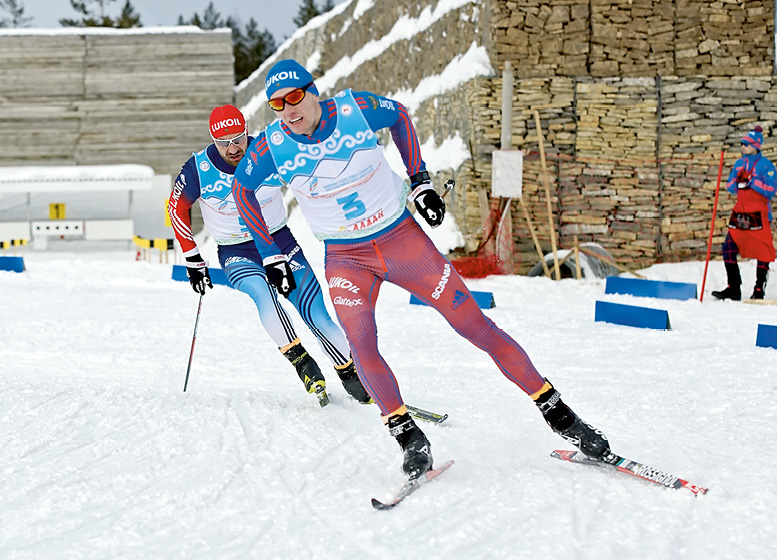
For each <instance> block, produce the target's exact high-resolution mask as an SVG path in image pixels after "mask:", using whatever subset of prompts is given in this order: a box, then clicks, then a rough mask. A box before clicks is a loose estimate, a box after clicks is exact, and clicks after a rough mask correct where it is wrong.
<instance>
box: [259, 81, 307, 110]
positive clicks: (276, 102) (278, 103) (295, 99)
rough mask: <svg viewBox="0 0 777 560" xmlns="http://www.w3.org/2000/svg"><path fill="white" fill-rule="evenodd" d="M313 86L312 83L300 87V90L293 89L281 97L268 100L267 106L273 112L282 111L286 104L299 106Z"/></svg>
mask: <svg viewBox="0 0 777 560" xmlns="http://www.w3.org/2000/svg"><path fill="white" fill-rule="evenodd" d="M312 85H313V82H310V83H309V84H306V85H304V86H302V87H301V88H297V89H293V90H291V91H290V92H289V93H287V94H286V95H284V96H283V97H276V98H275V99H268V100H267V104H268V105H269V106H270V109H272V110H273V111H283V109H284V107H286V104H287V103H288V104H289V105H299V104H300V103H302V100H303V99H305V92H306V91H307V89H308V88H309V87H310V86H312Z"/></svg>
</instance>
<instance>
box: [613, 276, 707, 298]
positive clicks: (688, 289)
mask: <svg viewBox="0 0 777 560" xmlns="http://www.w3.org/2000/svg"><path fill="white" fill-rule="evenodd" d="M606 282H607V283H606V286H605V289H604V293H605V294H628V295H631V296H639V297H652V298H661V299H696V297H697V295H696V284H687V283H685V282H663V281H659V280H640V279H639V278H621V277H620V276H608V277H607V281H606Z"/></svg>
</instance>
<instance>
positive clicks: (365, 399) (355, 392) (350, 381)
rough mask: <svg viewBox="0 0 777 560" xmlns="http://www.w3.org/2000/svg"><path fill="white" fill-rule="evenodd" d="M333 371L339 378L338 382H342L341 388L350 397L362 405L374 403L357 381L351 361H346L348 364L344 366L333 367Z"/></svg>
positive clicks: (354, 367)
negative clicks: (343, 388)
mask: <svg viewBox="0 0 777 560" xmlns="http://www.w3.org/2000/svg"><path fill="white" fill-rule="evenodd" d="M335 371H336V372H337V375H338V377H340V381H342V382H343V387H345V390H346V392H347V393H348V394H349V395H351V397H353V398H354V399H356V400H357V401H359V402H360V403H362V404H372V403H374V402H375V401H373V400H372V397H370V395H369V393H367V390H366V389H365V388H364V385H362V382H361V380H359V376H358V374H357V373H356V366H355V365H354V363H353V360H348V363H347V364H345V365H344V366H335Z"/></svg>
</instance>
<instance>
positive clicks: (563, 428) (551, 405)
mask: <svg viewBox="0 0 777 560" xmlns="http://www.w3.org/2000/svg"><path fill="white" fill-rule="evenodd" d="M535 404H536V405H537V407H538V408H539V409H540V412H542V416H543V418H544V419H545V422H547V424H548V426H550V427H551V429H552V430H553V431H554V432H556V433H557V434H558V435H560V436H561V437H563V438H564V439H565V440H567V441H568V442H569V443H571V444H572V445H574V446H575V447H577V448H578V449H579V450H580V451H582V452H583V453H585V454H586V455H587V456H588V457H591V458H592V459H602V458H604V457H606V456H607V455H608V454H609V453H610V444H609V442H608V441H607V436H605V435H604V434H603V433H602V432H600V431H599V430H597V429H596V428H594V427H593V426H591V424H589V423H587V422H585V421H583V420H582V419H581V418H580V417H579V416H578V415H577V414H575V413H574V412H572V409H571V408H569V407H568V406H567V405H566V404H564V401H562V400H561V395H560V394H559V392H558V391H556V389H554V388H553V385H551V384H550V382H549V381H548V380H545V387H543V392H542V393H540V395H539V396H538V397H537V398H536V399H535Z"/></svg>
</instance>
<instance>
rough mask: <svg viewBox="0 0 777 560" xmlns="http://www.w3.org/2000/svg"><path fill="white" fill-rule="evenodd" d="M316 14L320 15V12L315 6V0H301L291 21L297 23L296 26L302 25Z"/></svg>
mask: <svg viewBox="0 0 777 560" xmlns="http://www.w3.org/2000/svg"><path fill="white" fill-rule="evenodd" d="M318 15H321V12H320V11H319V9H318V7H317V6H316V2H315V0H302V4H300V6H299V10H298V11H297V15H296V17H295V18H294V20H293V21H294V23H296V24H297V27H302V26H303V25H305V24H306V23H307V22H309V21H310V20H311V19H313V18H314V17H316V16H318Z"/></svg>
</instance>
